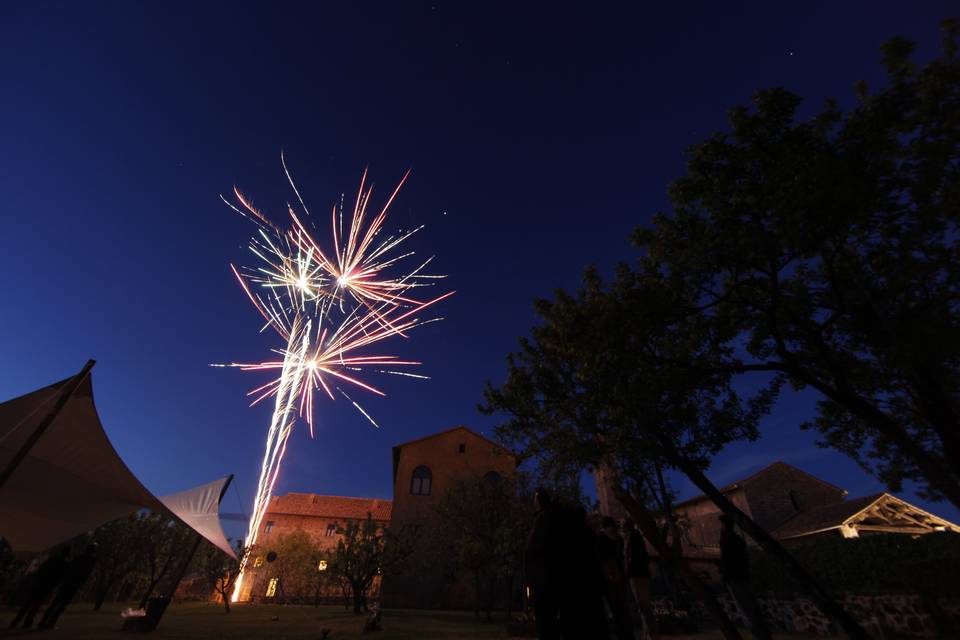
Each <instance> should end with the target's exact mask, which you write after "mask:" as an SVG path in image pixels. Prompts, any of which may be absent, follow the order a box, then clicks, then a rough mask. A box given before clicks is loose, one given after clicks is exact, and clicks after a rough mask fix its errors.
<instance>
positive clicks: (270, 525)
mask: <svg viewBox="0 0 960 640" xmlns="http://www.w3.org/2000/svg"><path fill="white" fill-rule="evenodd" d="M272 530H273V520H267V524H266V526H265V527H264V528H263V532H264V533H270V532H271V531H272Z"/></svg>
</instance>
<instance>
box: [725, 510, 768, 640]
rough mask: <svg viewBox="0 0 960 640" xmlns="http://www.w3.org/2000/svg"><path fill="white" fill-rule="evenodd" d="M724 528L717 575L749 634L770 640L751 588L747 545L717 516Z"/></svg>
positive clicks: (729, 519) (730, 524)
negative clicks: (724, 585) (744, 618)
mask: <svg viewBox="0 0 960 640" xmlns="http://www.w3.org/2000/svg"><path fill="white" fill-rule="evenodd" d="M720 523H721V525H722V527H723V529H722V531H721V533H720V574H721V576H723V582H724V583H725V584H726V585H727V589H728V590H729V591H730V595H731V596H732V597H733V600H734V602H736V603H737V606H738V607H740V611H742V612H743V615H744V617H746V619H747V622H748V623H749V625H750V632H751V633H752V634H753V637H754V638H757V639H758V640H771V639H772V636H771V635H770V629H769V628H768V627H767V623H766V621H765V620H764V619H763V611H762V610H761V609H760V603H759V602H757V598H756V596H755V595H754V594H753V589H752V588H751V587H750V559H749V557H748V556H747V543H746V542H744V541H743V538H741V537H740V535H738V534H737V532H736V531H735V530H734V528H733V520H732V519H731V518H730V516H728V515H726V514H724V515H721V516H720Z"/></svg>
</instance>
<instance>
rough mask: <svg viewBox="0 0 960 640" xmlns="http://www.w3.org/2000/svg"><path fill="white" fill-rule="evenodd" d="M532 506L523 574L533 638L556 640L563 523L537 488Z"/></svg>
mask: <svg viewBox="0 0 960 640" xmlns="http://www.w3.org/2000/svg"><path fill="white" fill-rule="evenodd" d="M533 504H534V507H535V508H536V510H537V515H536V519H535V520H534V522H533V530H532V531H531V532H530V537H529V539H528V540H527V548H526V552H525V553H524V556H523V565H524V575H525V578H526V583H527V588H528V590H529V591H528V593H529V597H530V599H531V600H532V601H533V615H534V617H535V618H536V623H537V638H539V640H560V598H561V595H562V590H563V589H564V588H565V587H566V586H567V585H566V584H565V583H566V582H567V581H566V580H563V576H562V575H558V573H561V572H562V571H563V570H564V569H566V567H563V566H558V565H560V564H561V563H559V562H558V559H559V556H560V555H561V554H560V551H561V546H562V539H563V528H564V527H563V525H564V522H563V518H562V514H561V513H560V512H559V510H558V509H557V507H556V505H554V504H553V499H552V496H551V495H550V492H549V491H547V490H546V489H537V491H536V492H535V493H534V495H533Z"/></svg>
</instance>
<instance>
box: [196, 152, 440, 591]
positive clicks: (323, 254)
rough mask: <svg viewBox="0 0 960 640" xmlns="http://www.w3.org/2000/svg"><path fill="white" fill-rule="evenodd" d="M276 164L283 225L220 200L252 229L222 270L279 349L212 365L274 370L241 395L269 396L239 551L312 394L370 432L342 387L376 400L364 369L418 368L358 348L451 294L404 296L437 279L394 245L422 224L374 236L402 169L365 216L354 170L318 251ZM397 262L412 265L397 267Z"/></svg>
mask: <svg viewBox="0 0 960 640" xmlns="http://www.w3.org/2000/svg"><path fill="white" fill-rule="evenodd" d="M281 163H282V164H283V169H284V173H285V174H286V176H287V179H288V181H289V182H290V186H291V187H292V188H293V191H294V193H295V194H296V196H297V201H298V202H299V205H300V209H301V210H300V211H297V210H296V209H295V207H294V206H293V205H291V204H288V205H287V213H288V215H289V218H290V227H289V228H288V229H286V230H284V229H283V228H281V227H280V226H278V225H276V224H275V223H273V222H272V221H271V220H270V219H269V218H268V217H267V216H266V215H264V214H263V213H262V212H260V210H258V209H257V208H256V207H255V206H254V205H253V203H252V202H251V201H250V200H249V199H248V198H246V197H245V196H244V195H243V194H242V193H241V192H240V191H239V190H238V189H236V188H234V190H233V195H234V197H235V201H234V202H231V201H230V200H228V199H226V198H223V197H222V196H221V198H222V199H223V201H224V202H226V203H227V205H228V206H229V207H230V208H232V209H233V210H234V211H236V212H238V213H240V214H241V215H243V216H245V217H247V218H249V219H250V220H252V221H253V222H254V223H256V224H257V226H258V227H259V229H258V231H257V234H256V235H255V236H254V237H253V238H252V239H251V241H250V244H249V249H250V251H251V253H252V254H253V255H254V257H255V258H256V262H255V266H250V267H242V268H237V267H235V266H233V265H230V267H231V269H232V270H233V273H234V275H235V276H236V277H237V280H238V281H239V282H240V285H241V287H242V288H243V290H244V292H245V293H246V295H247V296H248V297H249V299H250V301H251V302H252V303H253V305H254V307H255V308H256V309H257V311H258V312H259V313H260V315H261V316H262V317H263V319H264V324H263V326H262V327H261V332H262V331H265V330H267V329H272V330H273V331H275V332H276V333H277V334H278V335H279V336H280V337H281V339H282V340H283V342H284V346H283V347H282V348H277V349H273V350H272V351H273V353H274V354H275V355H276V356H277V357H276V358H273V359H270V360H265V361H262V362H254V363H239V362H232V363H228V364H221V365H213V366H220V367H235V368H239V369H241V370H243V371H272V372H274V373H276V374H277V377H276V378H274V379H273V380H271V381H269V382H267V383H266V384H263V385H261V386H259V387H257V388H255V389H253V390H251V391H250V392H249V394H248V396H249V397H251V398H252V401H251V405H254V404H257V403H260V402H262V401H265V400H267V399H268V398H273V399H274V412H273V415H272V417H271V423H270V428H269V430H268V432H267V442H266V449H265V452H264V457H263V463H262V465H261V471H260V479H259V482H258V485H257V494H256V498H255V501H254V507H253V514H252V516H251V519H250V524H249V527H248V531H247V537H246V546H247V547H248V548H249V547H251V546H253V545H254V544H255V543H256V540H257V532H258V530H259V527H260V523H261V521H262V519H263V516H264V514H265V513H266V509H267V506H268V504H269V500H270V496H271V495H272V493H273V487H274V485H275V483H276V481H277V477H278V475H279V472H280V464H281V462H282V460H283V456H284V453H285V452H286V448H287V443H288V441H289V436H290V433H291V432H292V429H293V426H294V424H295V423H296V420H297V418H298V417H300V418H304V419H305V421H306V422H307V424H308V425H309V429H310V435H311V437H312V436H313V435H314V420H313V416H314V396H315V394H318V393H320V394H323V395H326V396H327V397H328V398H329V399H331V400H335V399H336V395H337V394H339V395H341V396H343V397H344V398H345V399H346V400H347V401H348V402H350V403H351V404H352V405H353V406H354V407H355V408H356V409H357V410H358V411H359V412H360V413H361V414H362V415H363V416H364V417H365V418H366V419H367V420H369V421H370V423H371V424H373V425H374V426H378V425H377V423H376V422H375V421H374V419H373V418H372V417H371V416H370V414H369V413H368V412H367V411H366V410H364V409H363V407H362V406H361V405H360V404H359V403H357V402H356V401H355V400H353V398H352V397H351V396H350V395H349V394H348V393H347V391H346V389H349V388H354V389H356V390H360V391H363V392H368V393H372V394H375V395H379V396H383V395H385V394H384V393H383V392H382V391H381V390H380V389H378V388H377V387H376V386H374V384H373V383H370V382H367V381H365V380H364V379H363V376H364V374H365V373H381V374H393V375H400V376H409V377H413V378H425V377H426V376H422V375H418V374H415V373H411V372H409V371H407V370H402V369H405V368H407V367H411V366H415V365H418V364H420V363H419V362H416V361H412V360H402V359H400V358H399V357H397V356H393V355H379V354H373V353H368V352H367V350H368V349H369V348H370V347H371V345H374V344H376V343H379V342H381V341H383V340H386V339H387V338H390V337H392V336H402V337H407V335H408V332H409V331H410V330H411V329H414V328H415V327H418V326H422V325H424V324H427V323H429V322H434V321H436V320H439V318H430V319H424V318H423V316H422V315H421V312H422V311H423V310H425V309H426V308H427V307H430V306H432V305H434V304H436V303H437V302H440V301H441V300H443V299H445V298H447V297H449V296H450V295H452V294H453V292H449V293H445V294H443V295H440V296H436V297H433V298H430V299H425V300H420V299H417V298H414V297H413V295H412V293H413V292H412V290H414V289H417V288H420V287H428V286H433V285H435V284H436V280H437V279H438V278H443V277H444V276H438V275H431V274H426V273H424V272H423V271H424V269H425V267H426V266H427V265H428V264H429V263H430V261H431V260H432V257H430V258H427V259H426V260H423V261H414V260H410V259H411V258H413V257H414V256H415V252H414V251H403V250H401V249H398V248H399V247H401V245H402V244H403V242H404V241H405V240H407V239H409V238H410V237H411V236H413V235H414V234H415V233H417V232H418V231H420V229H422V228H423V227H422V226H420V227H417V228H415V229H412V230H410V231H406V232H404V231H399V232H397V233H396V234H393V235H389V234H386V233H384V232H383V229H384V223H385V221H386V217H387V212H388V210H389V208H390V206H391V205H392V204H393V202H394V200H395V199H396V197H397V194H398V192H399V191H400V189H401V187H402V186H403V184H404V182H405V181H406V179H407V177H408V176H409V172H407V174H406V175H404V176H403V178H402V179H401V180H400V182H399V183H398V184H397V186H396V188H395V189H394V190H393V192H392V193H391V194H390V197H389V198H388V199H387V202H386V204H385V205H384V206H383V208H382V209H380V211H379V213H377V214H376V215H375V216H372V217H371V216H370V215H369V212H368V208H369V206H370V202H371V199H372V195H373V189H372V187H371V186H369V185H367V172H366V171H364V173H363V177H362V178H361V181H360V188H359V190H358V193H357V197H356V201H355V204H354V207H353V210H352V212H351V214H350V215H348V216H346V218H347V219H346V221H345V220H344V217H345V216H344V208H343V199H342V198H341V202H340V204H339V206H337V205H334V207H333V213H332V216H331V227H330V230H331V236H332V242H331V244H330V246H329V248H328V249H327V250H326V251H325V250H324V248H323V246H322V245H321V244H320V243H319V242H318V241H317V235H316V233H315V229H314V227H313V225H312V224H311V221H310V217H309V216H310V212H309V210H308V209H307V206H306V203H305V202H304V200H303V198H302V196H301V195H300V191H299V189H297V186H296V184H295V183H294V181H293V178H292V176H291V175H290V172H289V170H288V169H287V166H286V163H285V162H284V160H283V156H282V155H281ZM345 222H346V225H345V224H344V223H345ZM384 236H386V237H384ZM405 264H406V265H409V264H413V265H414V266H413V267H412V268H410V267H407V268H406V269H404V268H403V265H405ZM334 392H336V394H335V393H334ZM242 579H243V567H241V573H240V576H239V577H238V579H237V581H236V584H235V586H234V592H233V598H232V599H233V600H236V599H237V597H238V596H239V593H240V588H241V583H242Z"/></svg>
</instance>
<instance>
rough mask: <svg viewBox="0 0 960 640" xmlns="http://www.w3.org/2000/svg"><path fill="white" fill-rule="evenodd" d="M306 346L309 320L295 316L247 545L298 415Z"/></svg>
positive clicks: (263, 510)
mask: <svg viewBox="0 0 960 640" xmlns="http://www.w3.org/2000/svg"><path fill="white" fill-rule="evenodd" d="M309 348H310V321H309V320H308V321H307V323H306V326H304V327H303V328H301V327H300V320H299V318H298V319H297V320H295V322H294V326H293V327H292V331H291V333H290V339H289V342H288V344H287V354H288V355H287V357H286V358H284V360H285V361H289V365H288V366H285V367H283V369H282V372H281V374H280V380H279V382H278V384H277V386H276V389H275V393H276V396H277V399H276V405H275V408H274V411H273V416H272V418H271V422H270V430H269V431H268V432H267V445H266V452H265V455H264V457H263V462H262V465H261V469H260V481H259V484H258V486H257V494H256V498H255V499H254V505H253V514H252V516H251V519H250V528H249V530H248V532H247V540H246V543H245V545H246V546H247V547H251V546H253V545H254V544H256V541H257V532H258V531H259V530H260V522H261V521H262V520H263V516H264V514H265V513H266V511H267V506H268V504H269V503H270V496H271V494H272V493H273V485H274V484H275V483H276V481H277V475H278V474H279V472H280V462H281V461H282V460H283V454H284V453H285V452H286V449H287V439H288V438H289V437H290V432H291V431H292V429H293V425H294V423H295V422H296V419H297V415H296V400H297V395H298V392H299V388H300V381H301V379H302V377H303V373H304V367H303V365H302V363H303V361H304V356H305V355H306V353H307V351H308V350H309Z"/></svg>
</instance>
